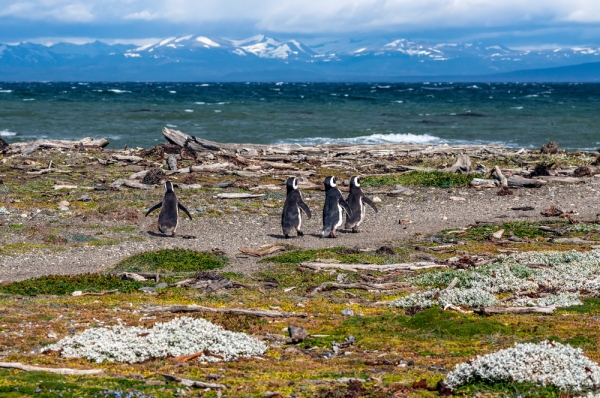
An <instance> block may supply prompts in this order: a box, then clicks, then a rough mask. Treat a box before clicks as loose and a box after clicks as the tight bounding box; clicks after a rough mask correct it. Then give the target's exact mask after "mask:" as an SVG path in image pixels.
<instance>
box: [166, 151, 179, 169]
mask: <svg viewBox="0 0 600 398" xmlns="http://www.w3.org/2000/svg"><path fill="white" fill-rule="evenodd" d="M167 166H168V167H169V170H171V171H177V159H176V158H175V156H173V155H169V156H168V157H167Z"/></svg>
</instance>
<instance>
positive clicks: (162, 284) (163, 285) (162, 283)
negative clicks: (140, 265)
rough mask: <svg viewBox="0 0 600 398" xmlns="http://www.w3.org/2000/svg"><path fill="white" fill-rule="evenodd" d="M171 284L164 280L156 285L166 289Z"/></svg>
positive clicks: (158, 287)
mask: <svg viewBox="0 0 600 398" xmlns="http://www.w3.org/2000/svg"><path fill="white" fill-rule="evenodd" d="M168 286H169V285H167V284H166V283H164V282H161V283H159V284H158V285H156V288H157V289H164V288H165V287H168Z"/></svg>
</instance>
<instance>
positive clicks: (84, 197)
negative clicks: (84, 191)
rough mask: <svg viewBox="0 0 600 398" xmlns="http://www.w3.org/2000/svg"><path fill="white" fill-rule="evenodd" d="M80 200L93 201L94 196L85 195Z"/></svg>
mask: <svg viewBox="0 0 600 398" xmlns="http://www.w3.org/2000/svg"><path fill="white" fill-rule="evenodd" d="M79 201H80V202H91V201H92V198H90V197H89V196H88V195H83V196H82V197H81V198H79Z"/></svg>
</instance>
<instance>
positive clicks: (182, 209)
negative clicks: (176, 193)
mask: <svg viewBox="0 0 600 398" xmlns="http://www.w3.org/2000/svg"><path fill="white" fill-rule="evenodd" d="M177 207H179V210H181V211H183V212H184V213H185V214H187V216H188V217H189V218H190V220H191V219H192V216H190V212H189V211H187V209H186V208H185V207H184V206H183V205H182V204H181V203H180V202H177Z"/></svg>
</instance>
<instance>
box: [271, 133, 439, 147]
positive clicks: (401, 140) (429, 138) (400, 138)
mask: <svg viewBox="0 0 600 398" xmlns="http://www.w3.org/2000/svg"><path fill="white" fill-rule="evenodd" d="M439 142H440V138H439V137H435V136H433V135H429V134H422V135H418V134H371V135H363V136H360V137H349V138H328V137H314V138H299V139H292V140H284V141H280V142H278V143H279V144H284V143H294V144H305V145H318V144H430V143H439Z"/></svg>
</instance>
